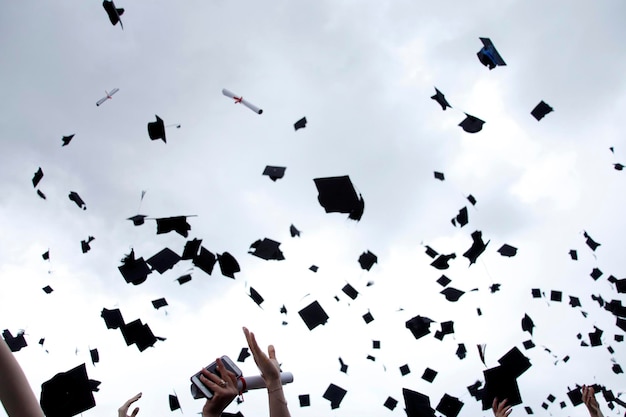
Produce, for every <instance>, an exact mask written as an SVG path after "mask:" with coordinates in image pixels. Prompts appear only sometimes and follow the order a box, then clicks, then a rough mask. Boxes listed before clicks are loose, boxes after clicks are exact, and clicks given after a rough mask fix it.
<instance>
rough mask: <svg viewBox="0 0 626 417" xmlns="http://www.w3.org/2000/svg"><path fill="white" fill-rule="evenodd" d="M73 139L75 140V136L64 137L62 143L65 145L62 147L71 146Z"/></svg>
mask: <svg viewBox="0 0 626 417" xmlns="http://www.w3.org/2000/svg"><path fill="white" fill-rule="evenodd" d="M73 138H74V135H69V136H63V137H62V138H61V141H62V142H63V145H61V146H62V147H63V146H67V145H69V144H70V142H71V141H72V139H73Z"/></svg>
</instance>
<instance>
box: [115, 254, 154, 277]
mask: <svg viewBox="0 0 626 417" xmlns="http://www.w3.org/2000/svg"><path fill="white" fill-rule="evenodd" d="M117 269H118V270H119V271H120V273H121V274H122V276H123V277H124V279H125V280H126V282H127V283H131V284H133V285H139V284H141V283H142V282H144V281H145V280H146V278H147V277H148V274H151V273H152V270H151V269H150V267H149V266H148V264H147V263H146V261H145V260H144V259H143V258H139V259H135V250H134V249H131V251H130V253H129V254H128V255H126V256H125V257H124V259H122V265H120V266H118V267H117Z"/></svg>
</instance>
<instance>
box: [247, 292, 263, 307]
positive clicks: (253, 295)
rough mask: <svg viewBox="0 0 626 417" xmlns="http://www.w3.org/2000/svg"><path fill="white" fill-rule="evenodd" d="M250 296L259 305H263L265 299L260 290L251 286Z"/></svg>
mask: <svg viewBox="0 0 626 417" xmlns="http://www.w3.org/2000/svg"><path fill="white" fill-rule="evenodd" d="M250 298H252V301H254V302H255V303H256V305H258V306H259V307H261V304H263V301H265V299H264V298H263V297H262V296H261V294H259V292H258V291H257V290H255V289H254V288H252V287H250Z"/></svg>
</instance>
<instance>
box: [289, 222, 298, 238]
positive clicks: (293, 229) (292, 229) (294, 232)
mask: <svg viewBox="0 0 626 417" xmlns="http://www.w3.org/2000/svg"><path fill="white" fill-rule="evenodd" d="M289 233H290V234H291V237H296V236H298V237H300V231H299V230H298V229H296V226H294V225H293V224H292V225H291V226H289Z"/></svg>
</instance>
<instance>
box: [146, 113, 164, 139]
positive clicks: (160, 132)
mask: <svg viewBox="0 0 626 417" xmlns="http://www.w3.org/2000/svg"><path fill="white" fill-rule="evenodd" d="M154 117H156V122H150V123H148V136H150V139H152V140H157V139H161V140H163V142H165V143H167V139H166V138H165V123H163V119H161V118H160V117H159V116H157V115H156V114H155V115H154Z"/></svg>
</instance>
